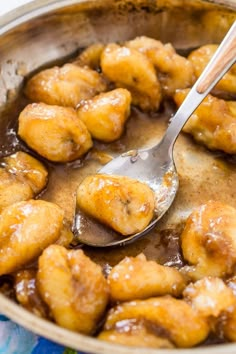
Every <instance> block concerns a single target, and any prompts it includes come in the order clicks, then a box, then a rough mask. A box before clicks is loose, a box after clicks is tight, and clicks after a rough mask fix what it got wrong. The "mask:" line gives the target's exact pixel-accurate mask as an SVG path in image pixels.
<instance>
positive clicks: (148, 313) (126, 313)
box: [104, 296, 210, 348]
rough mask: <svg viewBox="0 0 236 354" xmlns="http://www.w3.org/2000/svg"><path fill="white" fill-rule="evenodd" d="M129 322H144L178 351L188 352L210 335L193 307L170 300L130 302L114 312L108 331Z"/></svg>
mask: <svg viewBox="0 0 236 354" xmlns="http://www.w3.org/2000/svg"><path fill="white" fill-rule="evenodd" d="M127 320H136V321H137V323H139V322H140V321H144V323H145V322H148V323H149V326H152V328H153V330H156V333H160V337H163V338H167V339H168V340H170V341H171V342H172V343H174V344H175V345H176V346H177V347H180V348H188V347H192V346H194V345H196V344H198V343H201V342H202V341H203V340H204V339H205V338H206V337H207V336H208V333H209V330H210V328H209V325H208V323H207V321H206V320H205V319H203V318H202V317H201V316H200V315H199V314H198V313H197V312H196V311H195V310H194V309H192V307H191V306H190V305H188V304H187V303H186V302H184V301H183V300H177V299H174V298H172V297H170V296H163V297H157V298H151V299H148V300H137V301H131V302H126V303H123V304H121V305H118V306H116V307H115V308H113V309H111V310H110V311H109V313H108V316H107V319H106V322H105V325H104V330H105V331H111V330H117V329H120V328H121V327H123V331H124V330H125V329H124V327H125V324H126V321H127Z"/></svg>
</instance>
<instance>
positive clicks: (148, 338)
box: [98, 320, 174, 349]
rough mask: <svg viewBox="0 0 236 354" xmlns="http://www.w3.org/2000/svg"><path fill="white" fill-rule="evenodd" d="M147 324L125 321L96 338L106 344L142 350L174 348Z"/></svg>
mask: <svg viewBox="0 0 236 354" xmlns="http://www.w3.org/2000/svg"><path fill="white" fill-rule="evenodd" d="M157 333H158V331H155V329H154V328H152V326H151V325H148V322H146V323H145V321H136V320H125V321H122V324H121V325H120V326H119V325H118V326H117V327H116V328H115V329H111V330H108V331H102V332H101V333H100V334H99V336H98V338H99V339H101V340H104V341H107V342H112V343H118V344H123V345H126V346H127V345H128V346H130V347H140V348H142V347H144V348H163V349H164V348H174V345H173V344H172V343H171V342H170V341H169V340H168V338H161V337H160V336H158V334H157Z"/></svg>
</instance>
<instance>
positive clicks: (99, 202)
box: [76, 174, 155, 235]
mask: <svg viewBox="0 0 236 354" xmlns="http://www.w3.org/2000/svg"><path fill="white" fill-rule="evenodd" d="M76 201H77V206H78V207H79V208H80V209H82V210H83V211H84V212H86V213H87V214H88V215H90V216H92V217H94V218H96V219H97V220H99V221H100V222H102V223H104V224H106V225H108V226H109V227H111V228H112V229H114V230H116V231H118V232H119V233H120V234H121V235H130V234H134V233H136V232H139V231H142V230H143V229H145V227H146V226H147V225H148V224H149V223H150V221H151V220H152V218H153V215H154V208H155V195H154V192H153V191H152V190H151V189H150V187H149V186H148V185H146V184H145V183H142V182H139V181H137V180H135V179H132V178H129V177H125V176H114V175H103V174H95V175H91V176H88V177H86V178H85V179H84V180H83V181H82V183H81V184H80V185H79V187H78V190H77V195H76Z"/></svg>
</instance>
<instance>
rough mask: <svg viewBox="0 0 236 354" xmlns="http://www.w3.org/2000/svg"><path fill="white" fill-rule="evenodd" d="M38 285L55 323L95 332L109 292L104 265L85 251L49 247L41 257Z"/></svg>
mask: <svg viewBox="0 0 236 354" xmlns="http://www.w3.org/2000/svg"><path fill="white" fill-rule="evenodd" d="M37 285H38V289H39V292H40V294H41V296H42V298H43V299H44V301H45V302H46V303H47V304H48V306H49V308H50V310H51V312H52V316H53V318H54V319H55V321H56V323H58V324H59V325H60V326H62V327H65V328H68V329H71V330H74V331H78V332H81V333H85V334H92V333H93V332H94V331H95V329H96V326H97V324H98V321H99V320H100V319H101V316H102V315H103V314H104V311H105V309H106V306H107V303H108V298H109V291H108V285H107V282H106V279H105V278H104V276H103V274H102V270H101V267H100V266H99V265H97V264H95V263H94V262H92V261H91V260H90V259H89V258H88V257H86V256H85V255H84V253H83V251H82V250H71V251H68V250H66V249H65V248H64V247H62V246H59V245H51V246H49V247H48V248H47V249H46V250H45V251H44V252H43V254H42V255H41V257H40V258H39V270H38V274H37Z"/></svg>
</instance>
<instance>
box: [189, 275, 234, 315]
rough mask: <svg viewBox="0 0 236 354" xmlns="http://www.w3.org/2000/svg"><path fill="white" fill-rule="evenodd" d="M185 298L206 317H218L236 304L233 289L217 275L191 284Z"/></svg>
mask: <svg viewBox="0 0 236 354" xmlns="http://www.w3.org/2000/svg"><path fill="white" fill-rule="evenodd" d="M184 298H185V300H186V301H187V302H188V303H190V304H191V306H192V307H193V308H194V309H195V310H196V311H197V312H198V313H200V314H201V316H204V317H209V318H210V317H218V316H220V314H221V313H223V311H227V310H228V309H230V308H231V307H232V306H235V305H236V297H235V296H234V294H233V291H232V290H231V289H230V288H229V287H228V286H227V285H226V284H225V283H224V282H223V280H222V279H220V278H216V277H205V278H202V279H200V280H198V281H197V282H195V283H191V284H189V285H188V286H187V287H186V288H185V290H184Z"/></svg>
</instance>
